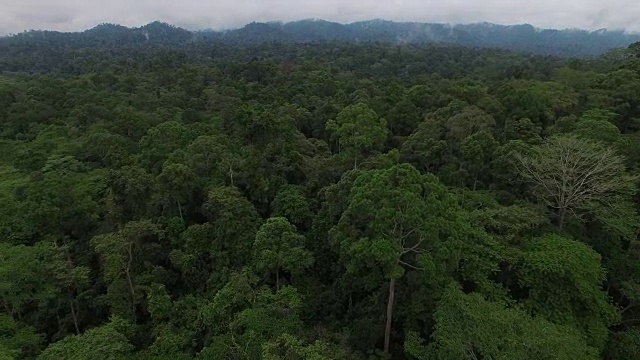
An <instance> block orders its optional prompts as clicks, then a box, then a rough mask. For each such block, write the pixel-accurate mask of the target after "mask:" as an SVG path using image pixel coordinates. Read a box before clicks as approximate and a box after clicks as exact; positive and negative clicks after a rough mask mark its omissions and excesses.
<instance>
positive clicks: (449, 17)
mask: <svg viewBox="0 0 640 360" xmlns="http://www.w3.org/2000/svg"><path fill="white" fill-rule="evenodd" d="M306 18H322V19H326V20H331V21H338V22H343V23H344V22H352V21H359V20H368V19H374V18H383V19H389V20H404V21H425V22H446V23H469V22H483V21H488V22H493V23H498V24H520V23H530V24H533V25H535V26H538V27H543V28H583V29H600V28H609V29H627V30H631V31H640V1H639V0H386V1H385V0H208V1H205V0H0V32H1V33H9V32H19V31H22V30H28V29H47V30H60V31H78V30H84V29H87V28H91V27H93V26H95V25H97V24H100V23H105V22H108V23H118V24H122V25H126V26H140V25H143V24H146V23H148V22H151V21H154V20H160V21H165V22H168V23H171V24H175V25H178V26H183V27H186V28H190V29H197V28H213V29H222V28H234V27H239V26H242V25H244V24H246V23H249V22H251V21H279V20H283V21H288V20H299V19H306Z"/></svg>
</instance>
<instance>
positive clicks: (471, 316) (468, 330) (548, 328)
mask: <svg viewBox="0 0 640 360" xmlns="http://www.w3.org/2000/svg"><path fill="white" fill-rule="evenodd" d="M435 320H436V325H435V331H434V332H433V334H432V335H431V338H432V341H431V343H430V344H429V346H428V347H425V346H424V345H423V344H422V340H421V339H420V338H419V337H418V335H417V334H416V333H410V334H409V336H408V337H407V344H406V345H405V351H406V352H407V353H408V354H409V355H411V356H412V357H413V358H415V359H464V358H478V359H479V358H482V359H488V358H490V359H493V358H500V359H514V360H515V359H567V360H568V359H598V352H597V351H596V349H594V348H591V347H589V346H587V344H586V343H585V341H584V339H582V337H581V336H580V334H579V333H577V332H576V331H575V330H573V329H571V328H570V327H566V326H559V325H554V324H552V323H550V322H548V321H547V320H544V319H543V318H540V317H531V316H529V315H527V314H526V313H525V312H524V311H522V310H521V309H519V308H517V307H510V306H508V305H506V304H501V303H497V302H491V301H487V300H486V299H484V298H483V297H482V296H481V295H480V294H469V295H466V294H464V293H463V292H462V291H460V289H459V288H458V287H457V286H449V287H448V288H447V291H446V293H445V295H444V297H443V298H442V300H441V301H440V305H439V306H438V310H436V313H435ZM461 325H463V326H461Z"/></svg>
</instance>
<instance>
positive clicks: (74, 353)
mask: <svg viewBox="0 0 640 360" xmlns="http://www.w3.org/2000/svg"><path fill="white" fill-rule="evenodd" d="M120 326H122V324H121V320H120V319H117V318H114V319H112V321H111V322H110V323H108V324H106V325H102V326H99V327H97V328H94V329H91V330H88V331H87V332H86V333H84V334H82V335H74V336H69V337H66V338H64V339H63V340H61V341H59V342H56V343H53V344H51V345H49V347H47V348H46V349H45V350H44V351H43V352H42V353H41V354H40V355H38V360H54V359H78V360H84V359H86V360H89V359H95V358H96V356H97V357H99V358H101V359H113V360H115V359H123V358H127V357H130V356H132V351H133V345H131V344H130V343H129V341H128V340H127V337H126V336H125V335H123V334H122V332H121V330H120V329H119V327H120Z"/></svg>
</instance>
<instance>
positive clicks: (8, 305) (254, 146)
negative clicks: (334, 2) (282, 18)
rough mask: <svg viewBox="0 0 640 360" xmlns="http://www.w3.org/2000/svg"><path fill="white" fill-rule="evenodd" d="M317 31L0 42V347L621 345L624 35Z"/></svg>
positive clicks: (633, 60)
mask: <svg viewBox="0 0 640 360" xmlns="http://www.w3.org/2000/svg"><path fill="white" fill-rule="evenodd" d="M315 26H319V27H320V28H318V29H320V30H321V31H320V30H318V31H319V32H318V33H309V32H308V31H309V30H310V29H315ZM408 27H409V28H410V29H409V28H408ZM344 29H345V27H344V26H343V25H338V24H332V23H326V22H314V23H309V22H300V23H294V24H283V25H277V24H252V25H250V26H248V27H247V28H245V29H241V30H238V31H231V32H228V33H227V34H226V35H225V36H224V37H222V36H221V35H220V34H218V33H215V32H213V33H198V34H197V37H193V34H192V33H189V32H187V31H184V30H181V29H177V28H173V27H170V26H167V25H166V24H160V23H154V24H150V25H148V26H145V27H143V28H142V29H138V30H130V29H126V28H123V27H118V26H115V25H103V26H100V27H98V28H96V29H92V30H89V31H87V32H84V33H82V34H60V33H55V32H43V33H41V32H29V33H25V34H21V35H19V36H17V37H10V38H2V39H0V69H2V75H1V76H0V203H1V204H2V206H0V313H1V315H0V358H2V359H16V360H20V359H38V358H41V359H52V358H59V359H85V358H89V357H92V358H104V359H145V360H147V359H149V360H151V359H154V360H155V359H167V360H169V359H171V360H173V359H178V360H182V359H184V360H187V359H194V358H198V359H233V360H240V359H243V360H244V359H251V360H253V359H255V360H260V359H267V360H276V359H316V360H321V359H322V360H324V359H331V360H338V359H340V360H342V359H345V360H346V359H402V358H407V359H430V360H433V359H465V358H476V359H480V358H482V359H514V360H515V359H596V358H602V359H607V360H609V359H611V360H614V359H616V360H617V359H635V358H637V353H638V352H639V351H638V330H637V325H638V319H640V261H638V260H639V256H640V255H639V254H640V251H639V249H640V246H639V243H638V239H637V235H638V224H639V223H640V220H639V219H638V214H637V212H638V210H639V209H640V202H639V197H638V194H637V190H638V185H639V184H638V181H637V178H638V175H640V172H639V169H640V136H639V134H640V132H639V131H640V122H639V120H638V119H640V110H639V109H640V106H639V105H640V85H639V84H640V66H638V64H639V62H638V56H637V55H638V54H637V52H638V48H639V46H638V45H636V46H633V47H631V48H629V49H627V50H619V51H615V52H612V53H610V54H608V55H606V56H604V57H602V58H598V59H593V60H576V59H572V60H568V59H562V58H557V57H538V56H533V55H527V54H519V53H512V52H508V51H503V50H497V49H485V50H482V49H469V48H462V47H456V46H440V45H438V46H436V45H425V44H420V45H415V46H413V45H412V46H395V45H389V44H385V41H393V42H394V43H395V42H396V41H397V37H396V36H393V39H391V38H390V37H389V36H390V34H396V33H397V31H409V30H410V31H411V32H413V33H415V24H407V25H401V24H393V23H388V22H375V23H366V22H365V23H361V24H353V25H349V29H351V30H350V31H352V32H350V33H349V34H345V33H344V32H343V30H344ZM403 29H404V30H403ZM464 29H467V28H466V27H460V28H456V31H454V33H456V34H458V35H460V36H463V34H464V31H466V30H464ZM473 29H474V34H476V35H479V36H476V37H474V39H475V40H473V41H471V40H469V41H471V42H473V43H474V44H477V43H478V42H480V43H481V44H484V45H487V44H486V43H485V42H482V41H481V40H480V39H483V38H485V36H484V35H483V33H482V31H483V30H484V29H486V25H478V26H475V27H474V28H473ZM494 30H495V31H497V32H498V33H499V32H501V31H504V28H496V29H494ZM494 30H492V31H494ZM533 30H534V29H530V28H528V27H525V28H519V27H515V28H513V29H511V30H510V31H513V36H521V35H523V34H530V35H531V36H532V37H531V38H533V37H535V38H538V37H544V38H545V39H549V38H553V39H554V40H553V43H554V44H557V43H558V42H562V41H564V40H562V41H561V40H558V39H559V38H558V34H559V33H548V32H544V31H543V32H538V33H536V32H534V31H533ZM145 33H146V34H147V35H148V38H147V37H145V36H144V34H145ZM365 33H366V34H365ZM429 33H431V34H437V33H439V34H440V35H442V36H444V37H443V38H447V37H449V36H450V34H451V29H450V28H448V27H443V26H440V25H437V26H436V25H433V26H431V27H430V31H429ZM534 33H535V34H534ZM283 34H284V35H283ZM286 34H288V35H286ZM318 34H330V36H328V38H327V39H325V40H341V41H339V42H330V41H329V42H330V43H326V41H320V42H314V41H312V39H315V38H316V37H317V36H319V35H318ZM353 34H361V35H362V36H363V37H362V38H361V39H360V40H361V42H360V43H358V44H353V43H349V41H350V39H351V40H353V39H352V38H351V36H352V35H353ZM577 34H579V33H572V34H571V36H572V37H576V36H577V37H580V36H585V37H589V38H591V39H594V37H597V38H598V39H600V40H602V39H609V40H611V41H610V44H611V45H615V44H617V43H616V42H615V41H614V39H615V35H614V34H613V33H611V32H606V33H600V32H598V33H593V34H591V35H588V36H587V35H586V34H582V35H577ZM414 35H415V34H414ZM458 35H456V36H458ZM283 36H285V37H284V39H285V41H280V42H278V41H275V40H279V39H280V40H282V39H283ZM286 36H290V37H289V38H287V37H286ZM625 36H626V35H625ZM628 36H631V35H628ZM421 37H422V35H419V36H418V38H421ZM463 37H464V36H463ZM499 38H501V37H496V36H492V39H494V40H495V39H497V40H495V41H494V40H492V41H493V42H492V43H491V44H490V45H491V46H494V45H499V44H501V43H502V42H503V40H500V39H499ZM506 38H509V39H512V37H511V35H510V36H507V37H506ZM385 39H386V40H385ZM372 40H380V41H377V42H374V41H372ZM467 40H468V39H467ZM600 40H598V41H600ZM465 41H466V40H465ZM483 41H484V40H483ZM547 41H549V40H547ZM579 43H581V44H582V45H581V46H582V47H583V48H585V49H584V52H589V51H595V50H597V48H599V47H600V46H601V45H597V44H596V43H595V40H594V43H591V42H589V41H581V42H579ZM248 44H253V46H244V45H248ZM584 44H587V45H584ZM238 45H240V46H238ZM623 45H626V44H623ZM513 46H515V45H513ZM536 46H538V45H536ZM527 49H529V50H531V48H530V47H528V48H527ZM533 50H536V49H533ZM536 51H544V52H553V53H555V52H557V51H559V50H558V49H557V48H556V47H553V46H551V47H549V48H545V49H543V50H540V49H539V48H538V49H537V50H536ZM575 51H578V50H577V48H576V47H574V46H571V47H566V49H563V52H575ZM584 52H581V53H584ZM523 180H524V181H523Z"/></svg>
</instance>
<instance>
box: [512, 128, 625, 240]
mask: <svg viewBox="0 0 640 360" xmlns="http://www.w3.org/2000/svg"><path fill="white" fill-rule="evenodd" d="M532 150H533V151H532V152H531V153H530V154H528V155H523V154H519V155H518V156H517V159H518V164H519V172H520V174H521V176H522V177H523V178H524V179H525V180H527V181H528V182H530V183H531V184H532V185H533V188H532V191H533V194H534V195H535V196H536V197H537V198H538V199H540V200H541V201H543V202H544V203H546V204H547V205H548V206H549V207H551V208H552V209H554V210H555V211H556V216H557V224H558V227H560V228H563V227H564V225H565V223H566V221H567V215H570V214H572V215H575V216H577V217H579V218H580V217H581V216H582V215H583V214H585V213H591V214H594V215H596V216H597V215H598V214H605V213H606V212H611V211H612V210H614V208H615V210H616V211H620V210H621V208H624V209H629V208H630V206H625V205H626V204H628V203H629V199H630V196H631V195H632V194H633V192H634V177H633V176H631V175H629V174H628V173H627V171H626V169H625V166H624V161H623V159H622V157H620V156H618V155H616V153H615V152H614V151H613V150H612V149H610V148H607V147H604V146H602V145H600V144H598V143H595V142H592V141H589V140H584V139H580V138H577V137H573V136H553V137H551V138H549V139H547V141H546V142H545V143H544V144H542V145H539V146H536V147H534V148H533V149H532Z"/></svg>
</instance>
